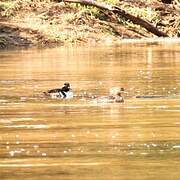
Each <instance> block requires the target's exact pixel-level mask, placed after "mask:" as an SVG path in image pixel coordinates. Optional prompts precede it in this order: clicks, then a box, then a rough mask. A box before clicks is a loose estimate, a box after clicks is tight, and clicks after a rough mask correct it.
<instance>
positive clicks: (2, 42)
mask: <svg viewBox="0 0 180 180" xmlns="http://www.w3.org/2000/svg"><path fill="white" fill-rule="evenodd" d="M112 2H115V1H113V0H112ZM116 5H118V6H119V7H121V8H122V9H124V10H126V11H127V12H129V13H131V14H133V15H135V16H139V17H142V18H143V19H146V20H148V21H149V22H151V23H152V24H154V25H155V26H156V27H158V28H159V29H160V30H161V31H163V32H166V33H167V34H168V36H169V37H178V36H179V35H180V30H179V29H180V28H179V27H180V18H179V14H178V13H179V9H178V7H179V6H178V5H176V4H174V5H173V4H168V5H167V4H163V3H161V2H159V1H157V0H154V1H141V2H139V1H136V0H133V1H131V0H124V1H120V2H119V1H116ZM0 15H1V18H0V48H1V49H8V48H28V47H34V46H35V47H49V46H50V47H53V46H60V45H72V44H75V45H82V44H83V45H84V44H96V43H103V44H104V43H108V44H109V43H114V42H117V43H118V42H120V41H121V40H122V39H141V38H154V37H155V35H153V34H152V33H150V32H148V31H146V30H145V29H144V28H142V27H140V26H138V25H134V24H133V23H131V22H129V21H127V20H125V19H124V18H122V17H120V16H119V17H118V16H117V15H114V14H109V13H107V12H102V11H99V10H98V9H96V8H93V7H87V6H80V5H77V4H76V5H74V4H69V3H63V2H61V3H57V2H54V1H50V0H15V1H12V0H10V1H9V4H7V3H5V2H2V3H1V4H0Z"/></svg>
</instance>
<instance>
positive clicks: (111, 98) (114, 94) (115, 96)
mask: <svg viewBox="0 0 180 180" xmlns="http://www.w3.org/2000/svg"><path fill="white" fill-rule="evenodd" d="M123 92H124V88H117V87H113V88H111V89H110V92H109V95H108V96H101V97H98V98H97V102H99V103H123V102H124V98H123V95H122V93H123Z"/></svg>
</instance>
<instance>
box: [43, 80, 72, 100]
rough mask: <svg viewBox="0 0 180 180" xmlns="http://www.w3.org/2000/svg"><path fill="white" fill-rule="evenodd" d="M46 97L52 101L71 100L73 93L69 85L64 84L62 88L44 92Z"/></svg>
mask: <svg viewBox="0 0 180 180" xmlns="http://www.w3.org/2000/svg"><path fill="white" fill-rule="evenodd" d="M44 94H45V95H46V96H49V97H51V98H52V99H58V98H59V99H71V98H73V92H72V91H71V88H70V84H69V83H64V86H63V87H62V88H56V89H50V90H48V91H47V92H44Z"/></svg>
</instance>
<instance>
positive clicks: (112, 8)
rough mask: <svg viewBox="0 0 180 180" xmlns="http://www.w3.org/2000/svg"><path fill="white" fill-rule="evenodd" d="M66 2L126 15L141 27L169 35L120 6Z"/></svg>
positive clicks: (77, 0) (87, 0)
mask: <svg viewBox="0 0 180 180" xmlns="http://www.w3.org/2000/svg"><path fill="white" fill-rule="evenodd" d="M64 2H67V3H79V4H82V5H87V6H93V7H96V8H99V9H101V10H106V11H110V12H113V13H115V14H118V15H121V16H122V17H124V18H125V19H127V20H130V21H132V22H133V23H134V24H138V25H140V26H141V27H143V28H145V29H146V30H148V31H149V32H151V33H153V34H155V35H157V36H159V37H168V35H167V34H166V33H164V32H162V31H160V30H158V29H157V28H156V27H155V26H153V25H152V24H151V23H149V22H148V21H145V20H143V19H141V18H139V17H136V16H133V15H131V14H129V13H127V12H126V11H124V10H122V9H120V8H119V7H118V6H114V5H108V4H105V3H102V2H96V1H95V0H64Z"/></svg>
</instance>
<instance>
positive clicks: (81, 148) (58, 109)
mask: <svg viewBox="0 0 180 180" xmlns="http://www.w3.org/2000/svg"><path fill="white" fill-rule="evenodd" d="M179 47H180V46H179V45H178V44H168V45H148V44H143V45H142V44H139V45H138V44H136V45H132V46H129V45H122V46H117V47H96V48H85V47H83V48H82V47H79V48H69V49H68V48H60V49H47V50H27V51H24V50H23V51H7V52H1V54H0V130H1V131H0V145H1V149H0V172H1V174H0V178H1V179H18V178H21V179H25V178H28V179H39V178H40V177H43V179H50V178H54V179H81V177H82V176H83V177H84V178H83V179H93V178H94V179H119V177H121V179H137V180H139V179H147V178H150V179H154V178H155V179H157V175H158V179H163V180H164V179H178V178H179V175H180V174H179V173H178V172H179V171H178V168H179V162H180V161H179V160H180V159H179V150H180V135H179V125H180V121H179V115H180V94H179V91H180V78H179V77H180V73H179V72H180V66H179V65H180V61H179V59H180V48H179ZM64 81H69V82H71V84H72V88H73V90H74V92H75V93H83V92H86V93H92V94H96V95H99V96H101V95H106V94H107V93H108V92H109V89H110V88H111V87H112V86H119V87H124V88H125V90H126V93H125V103H123V104H118V103H99V102H95V101H93V100H91V99H74V100H70V101H64V100H62V101H59V100H51V99H45V98H43V97H42V96H41V95H42V94H41V93H42V92H43V91H45V90H47V89H50V88H56V87H59V86H61V85H62V84H63V83H64ZM137 95H163V96H165V98H153V99H149V98H147V99H146V98H140V99H137V98H135V96H137ZM149 175H151V176H150V177H149Z"/></svg>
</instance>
